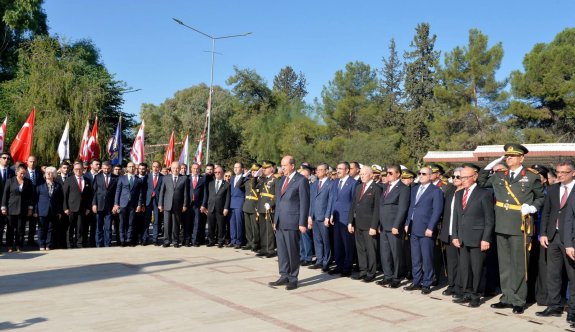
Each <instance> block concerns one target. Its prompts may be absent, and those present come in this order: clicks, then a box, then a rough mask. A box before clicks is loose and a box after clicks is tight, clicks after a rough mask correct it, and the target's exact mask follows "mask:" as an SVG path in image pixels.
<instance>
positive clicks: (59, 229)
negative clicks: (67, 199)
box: [51, 214, 69, 249]
mask: <svg viewBox="0 0 575 332" xmlns="http://www.w3.org/2000/svg"><path fill="white" fill-rule="evenodd" d="M68 223H69V222H68V216H67V215H65V214H63V215H61V216H60V218H58V217H56V219H54V229H53V231H52V245H51V249H52V248H54V249H66V243H67V242H68V240H67V239H66V233H67V232H68Z"/></svg>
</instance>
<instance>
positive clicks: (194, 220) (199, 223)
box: [186, 163, 206, 247]
mask: <svg viewBox="0 0 575 332" xmlns="http://www.w3.org/2000/svg"><path fill="white" fill-rule="evenodd" d="M191 169H192V172H191V174H190V176H189V177H188V188H190V189H189V196H190V197H189V201H190V209H189V224H188V227H189V229H188V230H187V231H186V234H187V238H189V239H187V240H186V241H187V242H186V245H188V246H195V247H199V246H200V244H203V243H204V241H205V238H206V219H205V215H204V214H202V212H201V207H202V203H203V202H204V194H205V191H206V187H205V185H206V179H205V177H203V176H201V175H200V165H199V164H197V163H193V164H192V168H191Z"/></svg>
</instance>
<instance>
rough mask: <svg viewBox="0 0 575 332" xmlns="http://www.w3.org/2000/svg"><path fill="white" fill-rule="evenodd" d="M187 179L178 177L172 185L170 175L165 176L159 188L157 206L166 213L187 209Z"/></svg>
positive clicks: (172, 180)
mask: <svg viewBox="0 0 575 332" xmlns="http://www.w3.org/2000/svg"><path fill="white" fill-rule="evenodd" d="M188 182H189V181H188V177H187V176H182V175H178V181H177V182H176V183H175V185H174V179H173V176H172V175H167V176H166V177H165V178H164V179H163V181H162V186H161V187H160V197H159V201H158V206H161V207H162V208H163V209H164V210H166V211H174V212H181V211H182V208H183V207H184V206H185V207H188V206H189V202H188V195H189V194H188V190H189V188H188Z"/></svg>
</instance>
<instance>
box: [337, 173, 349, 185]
mask: <svg viewBox="0 0 575 332" xmlns="http://www.w3.org/2000/svg"><path fill="white" fill-rule="evenodd" d="M348 178H349V175H346V176H344V177H343V179H340V180H339V181H340V182H339V183H340V185H341V183H345V182H346V181H347V179H348Z"/></svg>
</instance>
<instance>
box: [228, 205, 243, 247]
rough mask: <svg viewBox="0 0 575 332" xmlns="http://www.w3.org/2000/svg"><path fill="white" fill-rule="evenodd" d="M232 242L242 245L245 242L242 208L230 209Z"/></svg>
mask: <svg viewBox="0 0 575 332" xmlns="http://www.w3.org/2000/svg"><path fill="white" fill-rule="evenodd" d="M230 213H231V214H230V243H231V244H233V245H236V246H241V245H242V242H244V213H243V211H242V208H239V209H230Z"/></svg>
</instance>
